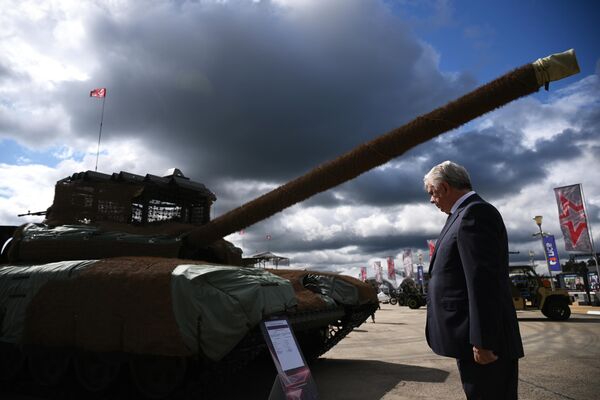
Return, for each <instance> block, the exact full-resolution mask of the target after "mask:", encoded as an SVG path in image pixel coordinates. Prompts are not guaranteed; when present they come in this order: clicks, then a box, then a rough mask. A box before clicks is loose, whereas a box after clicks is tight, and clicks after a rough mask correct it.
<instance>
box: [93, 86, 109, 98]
mask: <svg viewBox="0 0 600 400" xmlns="http://www.w3.org/2000/svg"><path fill="white" fill-rule="evenodd" d="M90 97H106V88H98V89H94V90H92V91H91V92H90Z"/></svg>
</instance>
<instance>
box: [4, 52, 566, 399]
mask: <svg viewBox="0 0 600 400" xmlns="http://www.w3.org/2000/svg"><path fill="white" fill-rule="evenodd" d="M557 57H558V58H560V62H559V63H558V64H559V68H558V70H555V68H554V67H553V65H554V64H553V60H554V58H557ZM576 65H577V64H576V60H575V58H574V53H573V52H572V51H571V52H570V53H568V54H561V55H559V56H551V57H549V58H545V59H540V60H538V61H536V62H535V63H533V64H527V65H525V66H523V67H520V68H518V69H516V70H514V71H512V72H510V73H508V74H506V75H504V76H502V77H500V78H498V79H496V80H495V81H493V82H491V83H489V84H487V85H484V86H482V87H480V88H478V89H476V90H475V91H474V92H472V93H469V94H467V95H465V96H463V97H461V98H460V99H458V100H456V101H454V102H451V103H449V104H447V105H446V106H444V107H441V108H439V109H437V110H434V111H432V112H431V113H428V114H426V115H423V116H420V117H418V118H417V119H415V120H414V121H412V122H410V123H408V124H407V125H404V126H403V127H400V128H397V129H394V130H392V131H390V132H388V133H386V134H384V135H383V136H381V137H379V138H376V139H374V140H372V141H371V142H368V143H365V144H363V145H361V146H359V147H357V148H356V149H354V150H352V151H351V152H349V153H347V154H344V155H342V156H340V157H338V158H337V159H335V160H333V161H330V162H328V163H325V164H323V165H320V166H318V167H316V168H315V169H313V170H312V171H310V172H308V173H307V174H306V175H303V176H301V177H299V178H296V179H294V180H292V181H290V182H288V183H286V184H284V185H282V186H281V187H279V188H277V189H275V190H273V191H271V192H269V193H267V194H265V195H263V196H261V197H259V198H257V199H255V200H253V201H251V202H249V203H247V204H244V205H242V206H240V207H239V208H237V209H234V210H232V211H230V212H228V213H226V214H224V215H221V216H219V217H218V218H216V219H214V220H211V219H210V208H211V206H212V204H213V202H214V201H215V200H216V196H215V195H214V194H213V193H212V192H211V191H210V190H209V189H208V188H206V187H205V186H204V185H202V184H200V183H198V182H194V181H192V180H190V179H189V178H187V177H185V176H184V174H183V173H182V172H181V171H179V170H177V169H175V170H173V171H172V172H171V173H170V174H168V175H167V176H162V177H159V176H154V175H145V176H141V175H135V174H131V173H126V172H120V173H113V174H102V173H98V172H94V171H87V172H81V173H76V174H74V175H72V176H70V177H67V178H65V179H62V180H60V181H58V182H57V183H56V189H55V197H54V202H53V204H52V205H51V206H50V207H49V208H48V210H47V211H46V212H45V217H46V218H45V220H44V222H43V223H41V224H25V225H23V226H20V227H3V228H2V229H1V230H0V233H1V234H2V235H3V237H9V236H10V239H9V240H8V241H7V242H6V243H5V244H4V245H3V248H2V253H1V255H0V256H1V257H2V260H1V262H2V264H1V265H0V352H1V354H0V381H2V382H3V383H6V382H8V381H11V380H14V379H16V378H17V377H18V376H19V374H20V373H21V372H22V371H23V370H27V371H28V372H29V374H30V376H31V378H32V379H33V381H34V382H35V383H36V384H37V385H38V386H40V387H51V386H57V385H59V384H60V383H61V382H62V381H63V380H64V379H66V377H67V376H68V374H67V373H68V372H69V371H73V372H74V374H75V377H76V379H77V381H78V382H79V384H80V385H81V387H83V388H84V389H85V390H87V391H89V392H94V393H105V392H107V391H109V390H110V388H111V387H112V386H113V385H114V384H115V382H117V381H118V379H119V378H120V377H122V375H123V374H126V375H128V378H129V380H130V381H131V382H132V383H133V385H134V386H135V387H136V388H137V389H138V390H139V392H140V393H141V394H142V395H143V396H145V397H147V398H153V399H161V398H169V397H171V396H173V395H174V394H175V393H177V392H178V390H180V388H181V387H183V386H186V385H187V386H189V385H196V384H199V385H203V383H204V384H206V385H207V386H209V385H210V384H211V383H212V382H213V381H214V379H215V378H216V377H222V376H223V375H227V374H230V373H231V371H233V370H235V369H239V368H244V366H245V365H248V363H249V362H251V361H252V360H253V359H254V358H256V357H257V356H259V355H260V354H263V353H265V350H266V345H265V343H264V341H263V339H262V336H261V333H260V329H259V325H260V322H261V321H263V320H265V319H269V318H272V317H285V318H287V319H288V320H289V321H290V324H291V325H292V327H293V329H294V333H295V335H296V337H297V339H298V341H299V344H300V347H301V349H302V351H303V353H304V355H305V357H306V358H308V359H314V358H316V357H319V356H320V355H322V354H323V353H325V352H326V351H328V350H329V349H331V348H332V347H333V346H335V345H336V344H337V343H338V342H339V341H340V340H341V339H343V337H344V336H346V335H347V334H348V333H349V332H351V331H352V330H353V329H354V328H356V327H358V326H360V325H361V324H362V323H363V322H364V321H365V320H366V319H367V318H368V317H369V316H370V315H371V314H373V313H374V312H375V310H376V309H377V307H378V304H377V303H378V301H377V297H376V293H375V290H374V288H373V286H372V285H370V284H369V283H365V282H361V281H359V280H357V279H354V278H351V277H346V276H341V275H336V274H328V273H316V272H311V271H301V270H293V269H274V270H273V269H272V270H265V269H262V268H251V267H249V264H250V262H251V260H248V259H245V258H244V257H243V254H242V252H241V250H240V249H239V248H237V247H235V246H234V245H233V244H232V243H229V242H227V241H225V240H224V239H223V238H224V237H226V236H227V235H228V234H231V233H233V232H236V231H239V230H240V229H243V228H245V227H248V226H250V225H252V224H254V223H256V222H259V221H261V220H264V219H265V218H268V217H270V216H272V215H274V214H276V213H277V212H280V211H282V210H284V209H285V208H287V207H290V206H292V205H293V204H295V203H297V202H299V201H302V200H305V199H307V198H309V197H311V196H313V195H315V194H317V193H320V192H322V191H324V190H327V189H330V188H332V187H334V186H337V185H339V184H341V183H343V182H346V181H348V180H350V179H353V178H354V177H356V176H358V175H360V174H362V173H364V172H366V171H368V170H370V169H372V168H374V167H377V166H379V165H381V164H383V163H385V162H387V161H389V160H391V159H392V158H394V157H397V156H399V155H401V154H402V153H404V152H406V151H407V150H409V149H411V148H413V147H414V146H416V145H418V144H419V143H423V142H425V141H427V140H429V139H431V138H433V137H435V136H437V135H440V134H442V133H443V132H446V131H448V130H450V129H453V128H456V127H458V126H460V125H462V124H464V123H466V122H468V121H470V120H472V119H473V118H475V117H477V116H479V115H482V114H483V113H485V112H488V111H491V110H493V109H495V108H497V107H499V106H501V105H503V104H506V103H507V102H509V101H511V100H514V99H517V98H519V97H522V96H525V95H527V94H530V93H533V92H535V91H537V90H538V89H539V87H541V86H543V85H547V84H548V82H549V81H551V80H556V79H560V78H562V77H565V76H568V75H570V74H572V73H575V72H576V71H575V70H576V69H577V68H575V67H576ZM557 71H558V72H557Z"/></svg>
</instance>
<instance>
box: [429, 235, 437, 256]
mask: <svg viewBox="0 0 600 400" xmlns="http://www.w3.org/2000/svg"><path fill="white" fill-rule="evenodd" d="M435 242H436V239H431V240H428V241H427V247H429V259H430V260H431V257H433V252H434V251H435Z"/></svg>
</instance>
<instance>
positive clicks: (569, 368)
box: [0, 304, 600, 400]
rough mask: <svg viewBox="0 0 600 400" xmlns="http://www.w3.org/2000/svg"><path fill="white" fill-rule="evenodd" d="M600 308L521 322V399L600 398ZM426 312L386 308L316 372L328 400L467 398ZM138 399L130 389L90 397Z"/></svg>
mask: <svg viewBox="0 0 600 400" xmlns="http://www.w3.org/2000/svg"><path fill="white" fill-rule="evenodd" d="M599 309H600V307H577V306H574V307H572V311H573V315H572V316H571V319H570V320H569V321H566V322H554V321H550V320H548V319H547V318H545V317H544V316H543V315H542V314H541V313H540V312H538V311H519V312H517V317H518V319H519V326H520V329H521V335H522V337H523V344H524V347H525V357H524V358H523V359H521V360H520V364H519V371H520V374H519V398H520V399H525V400H565V399H567V400H592V399H600V315H593V314H587V312H588V311H589V310H592V311H596V310H599ZM425 315H426V310H425V309H424V308H421V309H418V310H411V309H409V308H407V307H399V306H392V305H389V304H383V305H382V307H381V310H378V311H377V313H376V315H375V323H373V322H372V321H371V320H370V319H369V320H368V321H367V322H365V323H364V324H363V325H361V326H360V327H359V328H358V329H355V330H354V331H353V332H352V333H351V334H349V335H348V336H347V337H346V338H345V339H344V340H342V341H341V342H340V343H339V344H338V345H337V346H336V347H334V348H333V349H332V350H330V351H329V352H327V353H326V354H325V355H323V356H322V357H321V358H320V359H319V360H317V361H316V362H314V363H312V364H311V366H310V368H311V372H312V375H313V377H314V380H315V382H316V385H317V388H318V392H319V398H320V399H322V400H338V399H344V400H346V399H347V400H353V399H356V400H378V399H384V400H421V399H423V400H424V399H428V400H429V399H435V400H451V399H452V400H453V399H464V394H463V392H462V388H461V385H460V378H459V376H458V371H457V369H456V362H455V360H454V359H450V358H445V357H440V356H437V355H435V354H434V353H433V352H432V351H431V350H430V349H429V347H428V346H427V343H426V342H425V338H424V324H425ZM275 377H276V373H275V370H274V368H273V365H272V361H271V360H270V359H269V358H268V357H265V358H263V359H261V360H259V361H258V362H256V363H255V364H253V365H252V366H251V367H250V368H246V369H245V370H244V372H243V373H240V374H237V375H235V376H233V377H230V378H229V379H227V380H226V381H225V383H224V384H223V383H217V382H215V384H214V386H213V387H211V390H210V394H209V393H206V392H204V391H203V392H202V393H198V392H194V391H193V390H192V391H189V392H187V393H185V394H182V395H181V396H180V398H182V399H198V400H199V399H208V398H210V399H250V400H254V399H256V400H259V399H267V398H268V396H269V392H270V388H271V385H272V383H273V380H274V379H275ZM88 398H92V397H89V396H87V395H85V394H84V393H82V392H81V391H78V390H77V389H76V385H75V384H71V385H69V384H67V386H66V389H65V390H63V391H59V392H54V393H44V392H39V391H31V390H29V391H28V389H27V388H25V390H23V388H17V390H12V391H8V392H6V391H5V392H0V399H2V400H42V399H52V400H54V399H56V400H59V399H60V400H63V399H69V400H70V399H88ZM133 398H135V399H137V398H139V397H138V396H136V395H135V394H134V393H132V392H131V391H130V389H129V388H128V389H126V390H124V391H122V392H120V393H118V394H116V395H111V396H96V397H93V398H92V399H96V400H109V399H118V400H120V399H133Z"/></svg>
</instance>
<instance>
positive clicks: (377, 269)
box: [373, 261, 383, 283]
mask: <svg viewBox="0 0 600 400" xmlns="http://www.w3.org/2000/svg"><path fill="white" fill-rule="evenodd" d="M373 268H374V269H375V281H377V283H383V277H382V276H381V275H382V274H381V272H382V269H381V261H375V262H374V263H373Z"/></svg>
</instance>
